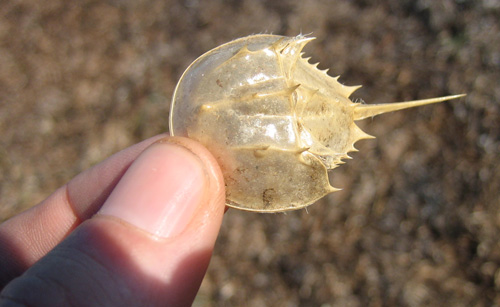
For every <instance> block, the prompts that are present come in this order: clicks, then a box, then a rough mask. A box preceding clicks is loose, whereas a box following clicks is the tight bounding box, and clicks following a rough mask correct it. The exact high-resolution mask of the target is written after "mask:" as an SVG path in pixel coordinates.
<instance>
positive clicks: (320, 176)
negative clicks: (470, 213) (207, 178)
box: [170, 35, 462, 212]
mask: <svg viewBox="0 0 500 307" xmlns="http://www.w3.org/2000/svg"><path fill="white" fill-rule="evenodd" d="M312 39H313V38H312V37H306V36H302V35H299V36H296V37H283V36H277V35H253V36H249V37H244V38H240V39H237V40H235V41H232V42H229V43H227V44H224V45H221V46H219V47H217V48H215V49H213V50H210V51H209V52H207V53H205V54H204V55H202V56H201V57H199V58H198V59H197V60H195V61H194V62H193V63H192V64H191V65H190V66H189V67H188V69H187V70H186V71H185V72H184V74H183V75H182V77H181V79H180V81H179V83H178V84H177V87H176V89H175V93H174V97H173V101H172V105H171V112H170V133H171V134H172V135H177V136H185V137H189V138H191V139H194V140H197V141H199V142H201V143H202V144H203V145H205V146H206V147H207V148H208V149H209V150H210V151H211V153H212V154H213V155H214V156H215V158H216V159H217V161H218V162H219V164H220V166H221V168H222V171H223V174H224V179H225V182H226V199H227V205H228V206H231V207H235V208H238V209H243V210H250V211H258V212H279V211H286V210H294V209H299V208H303V207H306V206H308V205H310V204H312V203H314V202H315V201H316V200H318V199H320V198H322V197H323V196H325V195H327V194H328V193H331V192H334V191H336V190H337V189H335V188H333V187H332V186H331V185H330V183H329V180H328V170H331V169H334V168H335V167H337V166H338V165H339V164H341V163H342V159H345V158H347V157H348V155H347V153H348V152H350V151H355V150H356V149H355V148H354V143H355V142H356V141H358V140H360V139H364V138H373V137H372V136H370V135H368V134H366V133H364V132H363V131H361V129H359V128H358V126H356V124H355V121H356V120H360V119H364V118H366V117H372V116H375V115H377V114H381V113H386V112H390V111H395V110H400V109H405V108H410V107H415V106H420V105H425V104H429V103H435V102H440V101H444V100H449V99H453V98H458V97H461V96H462V95H455V96H447V97H441V98H433V99H426V100H419V101H410V102H402V103H390V104H376V105H367V104H361V103H354V102H352V101H351V100H350V99H349V98H348V97H349V96H350V95H351V94H352V92H354V91H355V90H356V89H357V88H358V86H345V85H342V84H340V83H339V82H338V81H337V79H338V77H335V78H333V77H330V76H329V75H328V74H327V73H326V71H321V70H318V69H317V68H316V65H312V64H310V63H309V62H308V59H306V58H303V57H302V53H301V50H302V48H303V47H304V46H305V45H306V44H307V43H308V42H309V41H311V40H312Z"/></svg>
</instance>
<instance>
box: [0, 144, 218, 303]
mask: <svg viewBox="0 0 500 307" xmlns="http://www.w3.org/2000/svg"><path fill="white" fill-rule="evenodd" d="M151 144H152V145H151ZM224 199H225V197H224V184H223V179H222V175H221V172H220V169H219V167H218V165H217V163H216V162H215V159H214V158H213V157H212V156H211V155H210V153H209V152H208V151H207V150H206V149H205V148H204V147H202V146H201V145H199V144H198V143H195V142H194V141H191V140H189V139H185V138H177V137H174V138H170V137H167V136H165V135H159V136H156V137H153V138H151V139H148V140H146V141H143V142H141V143H139V144H136V145H134V146H132V147H130V148H127V149H125V150H123V151H121V152H119V153H117V154H115V155H113V156H111V157H110V158H108V159H107V160H105V161H103V162H102V163H100V164H98V165H96V166H94V167H92V168H91V169H89V170H87V171H85V172H83V173H81V174H79V175H78V176H76V177H75V178H74V179H73V180H71V181H70V182H69V183H68V184H66V185H65V186H63V187H61V188H59V189H58V190H57V191H56V192H54V193H53V194H52V195H50V196H49V197H48V198H47V199H46V200H44V201H43V202H41V203H40V204H38V205H37V206H35V207H33V208H31V209H30V210H28V211H26V212H24V213H21V214H19V215H17V216H15V217H13V218H11V219H10V220H7V221H6V222H4V223H2V224H1V225H0V289H3V290H2V292H1V295H0V297H1V300H0V305H2V306H4V304H5V305H8V306H11V305H12V306H18V305H26V306H83V305H85V306H109V305H113V306H115V305H116V306H156V305H162V306H164V305H174V306H185V305H190V304H191V303H192V302H193V300H194V298H195V295H196V292H197V291H198V288H199V286H200V283H201V281H202V279H203V276H204V275H205V272H206V268H207V266H208V263H209V260H210V257H211V254H212V250H213V246H214V243H215V239H216V237H217V234H218V232H219V228H220V224H221V222H222V216H223V214H224V207H225V206H224ZM96 213H97V214H96Z"/></svg>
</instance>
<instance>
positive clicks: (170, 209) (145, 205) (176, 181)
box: [99, 142, 208, 237]
mask: <svg viewBox="0 0 500 307" xmlns="http://www.w3.org/2000/svg"><path fill="white" fill-rule="evenodd" d="M207 180H208V178H207V176H206V173H205V170H204V166H203V165H202V163H201V161H200V160H199V158H198V157H197V156H196V155H194V154H193V153H192V152H191V151H189V150H188V149H186V148H184V147H181V146H179V145H174V144H171V143H167V142H162V143H156V144H154V145H152V146H150V147H149V148H148V149H146V150H145V151H144V152H143V153H142V154H141V155H140V156H139V157H138V158H137V159H136V160H135V161H134V163H132V165H131V166H130V167H129V169H128V170H127V172H126V173H125V174H124V175H123V177H122V179H121V180H120V181H119V182H118V184H117V186H116V187H115V189H114V190H113V192H112V193H111V195H110V196H109V197H108V199H107V200H106V202H105V203H104V205H103V207H102V208H101V210H100V211H99V213H100V214H103V215H110V216H114V217H117V218H119V219H122V220H124V221H126V222H128V223H130V224H132V225H135V226H137V227H139V228H141V229H143V230H145V231H147V232H150V233H152V234H154V235H156V236H159V237H172V236H175V235H177V234H179V233H181V232H182V231H183V230H184V229H185V228H186V226H187V225H188V224H189V222H190V221H191V219H192V217H193V215H194V213H195V211H196V209H197V207H198V205H199V204H200V202H201V200H202V199H203V194H204V193H205V189H206V187H207Z"/></svg>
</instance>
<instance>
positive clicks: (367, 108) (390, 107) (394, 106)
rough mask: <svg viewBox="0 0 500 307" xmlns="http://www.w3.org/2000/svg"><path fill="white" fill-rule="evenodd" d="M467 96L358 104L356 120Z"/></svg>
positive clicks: (355, 114)
mask: <svg viewBox="0 0 500 307" xmlns="http://www.w3.org/2000/svg"><path fill="white" fill-rule="evenodd" d="M465 95H466V94H460V95H451V96H445V97H438V98H430V99H422V100H413V101H405V102H394V103H383V104H371V105H370V104H357V105H356V106H355V107H354V120H361V119H365V118H367V117H372V116H375V115H379V114H383V113H388V112H393V111H398V110H403V109H408V108H413V107H418V106H423V105H427V104H431V103H438V102H443V101H447V100H451V99H457V98H460V97H464V96H465Z"/></svg>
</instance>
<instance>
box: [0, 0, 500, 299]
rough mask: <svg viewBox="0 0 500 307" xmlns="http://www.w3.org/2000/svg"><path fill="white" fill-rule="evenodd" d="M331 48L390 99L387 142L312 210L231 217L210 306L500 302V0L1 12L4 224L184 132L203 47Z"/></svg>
mask: <svg viewBox="0 0 500 307" xmlns="http://www.w3.org/2000/svg"><path fill="white" fill-rule="evenodd" d="M254 33H274V34H282V35H297V34H299V33H312V35H313V36H315V37H317V39H316V40H315V41H313V42H312V43H310V44H309V45H308V46H307V47H306V50H305V51H306V52H307V54H308V55H309V56H312V62H318V61H319V62H320V65H319V68H321V69H325V68H330V74H332V75H338V74H340V75H341V78H340V81H341V82H342V83H345V84H347V85H357V84H362V85H363V87H362V88H361V89H359V90H358V91H357V92H356V93H354V95H353V98H354V99H357V100H358V101H360V100H363V101H365V102H366V103H382V102H393V101H402V100H412V99H422V98H430V97H436V96H443V95H449V94H459V93H467V94H468V96H467V97H466V98H465V99H460V100H456V101H452V102H447V103H443V104H439V105H433V106H427V107H421V108H418V109H413V110H407V111H400V112H397V113H391V114H386V115H382V116H378V117H376V118H374V119H367V120H365V121H363V122H360V126H361V127H362V128H363V130H365V131H366V132H368V133H370V134H372V135H374V136H376V137H377V139H375V140H363V141H360V142H359V143H357V148H358V149H359V150H360V151H359V152H358V153H353V154H352V156H353V157H354V159H353V160H349V161H348V163H347V164H345V165H343V166H342V167H340V168H337V169H335V170H334V171H333V172H332V173H331V181H332V184H333V186H335V187H338V188H342V189H343V190H342V191H340V192H336V193H333V194H331V195H329V196H328V197H325V198H324V199H322V200H321V201H319V202H318V203H317V204H315V205H313V206H311V207H309V208H308V209H307V210H300V211H294V212H289V213H286V214H256V213H248V212H241V211H238V210H233V209H231V210H229V211H228V212H227V213H226V216H225V220H224V224H223V228H222V232H221V234H220V237H219V239H218V242H217V244H216V248H215V253H214V257H213V259H212V262H211V264H210V267H209V271H208V274H207V276H206V278H205V280H204V282H203V284H202V287H201V290H200V292H199V295H198V297H197V299H196V301H195V305H196V306H243V305H244V306H266V305H267V306H319V305H323V306H382V305H384V306H394V305H398V306H424V305H425V306H443V305H450V306H492V305H496V306H500V235H499V234H500V232H499V230H500V210H499V208H500V167H499V157H500V118H499V114H500V104H499V101H500V86H499V84H500V83H499V80H500V1H498V0H477V1H474V0H454V1H453V0H442V1H432V0H417V1H410V0H384V1H366V0H357V1H320V0H310V1H300V0H295V1H292V0H289V1H250V0H248V1H234V0H227V1H196V0H186V1H168V0H167V1H165V0H164V1H156V0H137V1H132V0H115V1H112V0H111V1H104V0H102V1H96V0H81V1H64V0H48V1H34V0H4V1H1V2H0V131H1V134H0V142H1V146H0V204H1V205H0V220H3V219H6V218H8V217H9V216H12V215H13V214H15V213H17V212H20V211H22V210H24V209H26V208H28V207H30V206H32V205H34V204H36V203H37V202H39V201H41V200H42V199H44V198H45V197H47V196H48V195H49V194H50V193H51V192H52V191H53V190H55V189H56V188H57V187H59V186H61V185H62V184H64V183H65V182H66V181H68V180H70V179H71V178H72V177H73V176H75V175H76V174H77V173H79V172H81V171H83V170H85V169H87V168H88V167H90V166H92V165H94V164H95V163H97V162H99V161H101V160H103V159H105V158H106V157H108V156H110V155H111V154H113V153H115V152H117V151H119V150H121V149H123V148H126V147H128V146H130V145H132V144H134V143H137V142H139V141H140V140H143V139H145V138H148V137H151V136H153V135H156V134H158V133H162V132H166V131H168V113H169V106H170V101H171V96H172V92H173V90H174V87H175V84H176V82H177V80H178V79H179V77H180V75H181V74H182V72H183V71H184V70H185V69H186V68H187V66H188V65H189V64H190V63H191V62H192V61H193V60H194V59H196V58H197V57H198V56H199V55H201V54H202V53H204V52H206V51H208V50H210V49H212V48H214V47H216V46H218V45H219V44H222V43H225V42H227V41H230V40H232V39H235V38H238V37H241V36H246V35H250V34H254Z"/></svg>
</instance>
